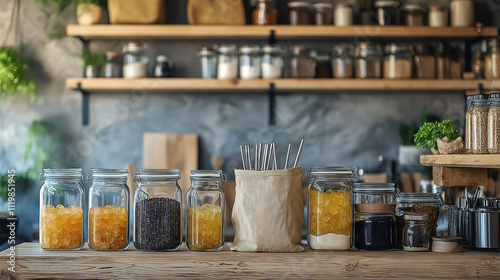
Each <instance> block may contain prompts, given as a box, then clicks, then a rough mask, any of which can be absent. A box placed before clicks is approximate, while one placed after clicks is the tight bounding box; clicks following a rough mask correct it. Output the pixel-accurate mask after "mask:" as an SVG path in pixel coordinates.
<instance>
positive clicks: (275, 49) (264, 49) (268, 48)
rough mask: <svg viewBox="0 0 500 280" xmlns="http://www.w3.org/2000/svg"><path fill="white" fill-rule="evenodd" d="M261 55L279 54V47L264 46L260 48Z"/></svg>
mask: <svg viewBox="0 0 500 280" xmlns="http://www.w3.org/2000/svg"><path fill="white" fill-rule="evenodd" d="M262 52H263V53H281V47H280V46H278V45H264V46H263V47H262Z"/></svg>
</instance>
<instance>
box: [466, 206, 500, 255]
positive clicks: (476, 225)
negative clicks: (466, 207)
mask: <svg viewBox="0 0 500 280" xmlns="http://www.w3.org/2000/svg"><path fill="white" fill-rule="evenodd" d="M499 219H500V210H496V209H493V208H486V207H485V208H478V209H476V210H471V211H470V221H471V223H470V226H471V241H470V247H471V248H475V249H499V248H500V220H499Z"/></svg>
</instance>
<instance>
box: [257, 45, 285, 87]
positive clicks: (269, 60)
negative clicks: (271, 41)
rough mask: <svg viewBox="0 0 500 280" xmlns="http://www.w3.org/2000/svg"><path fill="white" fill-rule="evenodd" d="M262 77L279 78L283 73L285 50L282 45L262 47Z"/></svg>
mask: <svg viewBox="0 0 500 280" xmlns="http://www.w3.org/2000/svg"><path fill="white" fill-rule="evenodd" d="M262 53H263V54H262V69H261V71H262V78H263V79H277V78H281V76H282V75H283V51H282V50H281V48H280V46H275V45H265V46H264V47H262Z"/></svg>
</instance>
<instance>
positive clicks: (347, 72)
mask: <svg viewBox="0 0 500 280" xmlns="http://www.w3.org/2000/svg"><path fill="white" fill-rule="evenodd" d="M332 56H333V57H332V69H333V77H334V78H338V79H349V78H352V74H353V62H352V47H351V46H349V45H347V44H339V45H336V46H335V47H334V48H333V50H332Z"/></svg>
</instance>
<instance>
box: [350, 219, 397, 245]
mask: <svg viewBox="0 0 500 280" xmlns="http://www.w3.org/2000/svg"><path fill="white" fill-rule="evenodd" d="M354 233H355V237H354V246H355V247H356V249H360V250H369V251H382V250H389V249H394V248H395V247H396V219H395V218H394V212H392V213H360V212H356V218H355V221H354Z"/></svg>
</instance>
